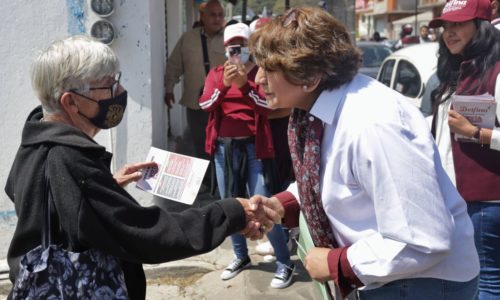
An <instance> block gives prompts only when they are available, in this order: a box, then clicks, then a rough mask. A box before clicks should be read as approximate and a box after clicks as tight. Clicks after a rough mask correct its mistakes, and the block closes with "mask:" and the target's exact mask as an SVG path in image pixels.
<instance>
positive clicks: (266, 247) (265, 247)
mask: <svg viewBox="0 0 500 300" xmlns="http://www.w3.org/2000/svg"><path fill="white" fill-rule="evenodd" d="M286 246H287V247H288V251H292V249H293V241H292V239H289V240H288V242H287V243H286ZM255 252H257V254H258V255H262V256H268V255H272V256H274V248H273V245H271V242H269V241H267V242H264V243H260V244H257V246H255Z"/></svg>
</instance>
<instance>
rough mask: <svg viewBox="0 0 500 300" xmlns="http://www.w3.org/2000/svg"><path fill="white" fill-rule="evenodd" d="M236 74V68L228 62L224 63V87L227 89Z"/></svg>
mask: <svg viewBox="0 0 500 300" xmlns="http://www.w3.org/2000/svg"><path fill="white" fill-rule="evenodd" d="M237 74H238V66H237V65H235V64H233V63H231V62H230V61H226V62H225V63H224V77H223V80H224V85H225V86H227V87H230V86H231V82H232V81H233V79H234V78H235V76H236V75H237Z"/></svg>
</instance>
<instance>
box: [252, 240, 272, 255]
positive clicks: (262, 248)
mask: <svg viewBox="0 0 500 300" xmlns="http://www.w3.org/2000/svg"><path fill="white" fill-rule="evenodd" d="M255 252H257V254H259V255H262V256H266V255H274V248H273V246H272V245H271V242H269V241H267V242H264V243H260V244H257V246H255Z"/></svg>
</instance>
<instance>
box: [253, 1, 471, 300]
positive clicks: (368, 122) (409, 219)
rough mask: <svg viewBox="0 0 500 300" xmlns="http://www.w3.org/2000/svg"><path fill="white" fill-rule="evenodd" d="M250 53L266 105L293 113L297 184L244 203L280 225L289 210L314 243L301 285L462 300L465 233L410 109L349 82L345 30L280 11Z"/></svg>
mask: <svg viewBox="0 0 500 300" xmlns="http://www.w3.org/2000/svg"><path fill="white" fill-rule="evenodd" d="M250 47H251V49H252V51H253V54H254V55H255V58H256V61H257V64H258V65H259V67H261V71H260V72H259V75H258V76H257V77H256V82H257V83H258V84H261V85H262V88H263V90H264V92H265V94H266V100H267V102H268V105H269V106H270V107H272V108H293V112H292V115H291V119H290V123H289V130H288V138H289V145H290V152H291V154H292V161H293V164H294V170H295V176H296V180H297V182H296V183H294V184H292V185H291V186H290V187H289V188H288V190H287V191H286V192H282V193H279V194H277V195H275V196H273V197H271V198H266V197H254V198H253V199H252V200H253V201H254V202H259V201H262V202H263V203H264V204H266V205H269V206H273V207H275V208H276V209H280V208H282V207H281V205H282V203H283V204H284V208H285V214H284V220H285V225H286V221H287V219H288V218H289V217H290V216H291V212H293V208H294V207H296V206H297V205H299V203H298V202H300V209H301V211H302V213H303V214H304V216H305V219H306V221H307V224H308V227H309V229H310V232H311V237H312V239H313V241H314V243H315V245H316V247H314V248H311V249H309V251H308V254H307V256H306V258H305V267H306V269H307V270H308V272H309V274H310V275H311V277H312V278H314V279H316V280H319V281H322V282H326V281H332V282H334V283H335V285H336V286H338V287H339V289H340V292H341V294H342V297H344V296H346V295H347V294H349V292H351V291H352V290H353V289H355V288H357V287H359V288H360V290H359V296H360V298H361V299H410V298H411V299H454V300H456V299H472V298H473V297H474V296H475V294H476V291H477V275H478V273H479V261H478V257H477V252H476V250H475V246H474V237H473V227H472V224H471V221H470V218H469V217H468V215H467V207H466V205H465V202H464V201H463V199H462V198H461V197H460V195H459V194H458V192H457V190H456V189H455V188H454V186H453V184H452V182H451V181H450V180H449V178H448V176H447V175H446V173H445V172H444V170H443V168H442V166H441V163H440V160H439V155H438V153H437V149H436V147H435V144H434V143H433V138H432V135H431V134H430V132H429V129H428V125H427V123H426V122H425V119H424V118H423V116H422V114H421V113H420V112H419V111H418V109H416V108H415V107H414V106H413V105H412V104H411V103H410V102H409V101H408V100H407V99H406V98H405V97H404V96H402V95H401V94H399V93H397V92H396V91H394V90H391V89H390V88H388V87H386V86H384V85H383V84H381V83H379V82H377V81H376V80H374V79H371V78H369V77H367V76H364V75H362V74H357V71H358V68H359V62H360V57H361V56H360V53H359V52H358V50H356V47H355V46H354V45H353V44H352V43H351V41H350V35H349V33H348V32H347V30H346V28H345V27H344V26H343V25H342V24H341V23H340V22H338V21H337V20H336V19H335V18H333V17H332V16H331V15H330V14H328V13H327V12H325V11H324V10H321V9H319V8H312V7H311V8H308V7H301V8H294V9H292V10H290V11H289V12H287V13H286V14H285V15H284V16H283V17H281V18H278V19H275V20H273V21H271V22H270V23H268V24H266V25H265V26H264V27H262V28H261V29H260V30H257V31H256V32H255V33H254V34H253V35H252V36H251V37H250ZM292 217H293V216H292ZM361 287H363V288H361ZM405 295H406V296H405Z"/></svg>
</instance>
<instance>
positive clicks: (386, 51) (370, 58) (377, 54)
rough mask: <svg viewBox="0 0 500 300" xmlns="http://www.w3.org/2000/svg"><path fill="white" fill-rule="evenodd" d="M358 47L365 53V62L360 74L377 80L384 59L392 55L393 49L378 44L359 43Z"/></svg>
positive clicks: (362, 64)
mask: <svg viewBox="0 0 500 300" xmlns="http://www.w3.org/2000/svg"><path fill="white" fill-rule="evenodd" d="M356 46H357V47H358V48H359V49H360V50H361V52H362V53H363V61H362V63H361V68H360V69H359V72H360V73H363V74H365V75H368V76H370V77H373V78H377V74H378V70H379V68H380V66H381V65H382V62H383V61H384V58H386V57H387V56H389V55H390V54H391V53H392V50H391V48H389V47H388V46H387V45H386V44H384V43H377V42H358V43H357V44H356Z"/></svg>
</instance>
